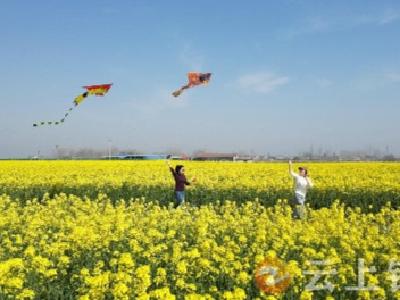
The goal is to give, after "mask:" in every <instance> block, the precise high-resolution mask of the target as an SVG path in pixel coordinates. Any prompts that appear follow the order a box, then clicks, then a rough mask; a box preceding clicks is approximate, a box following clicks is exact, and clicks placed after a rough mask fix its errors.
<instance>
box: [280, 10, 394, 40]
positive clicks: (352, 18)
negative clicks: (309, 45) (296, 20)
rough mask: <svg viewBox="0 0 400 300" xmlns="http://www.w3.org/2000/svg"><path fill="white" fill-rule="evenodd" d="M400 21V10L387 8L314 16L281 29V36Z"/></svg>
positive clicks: (328, 31)
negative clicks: (371, 11) (366, 12)
mask: <svg viewBox="0 0 400 300" xmlns="http://www.w3.org/2000/svg"><path fill="white" fill-rule="evenodd" d="M397 21H400V10H394V9H386V10H382V11H380V12H374V13H368V14H353V15H346V16H338V15H337V16H312V17H308V18H306V19H304V20H303V21H302V22H301V23H300V24H297V26H295V27H291V28H286V29H283V30H280V32H279V34H280V37H281V38H284V39H292V38H296V37H299V36H304V35H312V34H322V33H330V32H337V31H344V30H348V29H351V28H357V27H360V26H368V25H375V26H383V25H388V24H391V23H394V22H397Z"/></svg>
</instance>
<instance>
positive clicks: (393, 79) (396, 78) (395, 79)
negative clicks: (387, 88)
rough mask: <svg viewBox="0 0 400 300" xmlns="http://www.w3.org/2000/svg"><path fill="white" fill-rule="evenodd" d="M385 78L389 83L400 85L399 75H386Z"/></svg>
mask: <svg viewBox="0 0 400 300" xmlns="http://www.w3.org/2000/svg"><path fill="white" fill-rule="evenodd" d="M386 78H387V79H388V80H389V81H391V82H396V83H400V73H387V74H386Z"/></svg>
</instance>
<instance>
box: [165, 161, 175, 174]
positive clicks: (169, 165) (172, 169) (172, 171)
mask: <svg viewBox="0 0 400 300" xmlns="http://www.w3.org/2000/svg"><path fill="white" fill-rule="evenodd" d="M165 164H166V165H167V166H168V168H169V170H170V171H171V173H172V174H173V175H175V170H174V168H173V167H172V166H171V164H170V163H169V160H168V159H167V160H166V161H165Z"/></svg>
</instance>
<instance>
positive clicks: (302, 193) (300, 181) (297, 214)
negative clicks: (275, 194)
mask: <svg viewBox="0 0 400 300" xmlns="http://www.w3.org/2000/svg"><path fill="white" fill-rule="evenodd" d="M289 174H290V176H292V178H293V189H294V198H293V200H292V203H291V204H292V208H293V215H292V216H293V218H295V219H299V218H300V219H302V218H304V216H305V202H306V196H307V191H308V189H310V188H312V187H313V186H314V185H313V183H312V181H311V179H310V177H308V171H307V168H305V167H299V174H296V173H295V172H293V165H292V161H291V160H289Z"/></svg>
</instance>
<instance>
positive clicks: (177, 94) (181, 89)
mask: <svg viewBox="0 0 400 300" xmlns="http://www.w3.org/2000/svg"><path fill="white" fill-rule="evenodd" d="M189 88H191V85H189V84H187V85H184V86H182V87H181V88H180V89H179V90H176V91H175V92H173V93H172V95H173V96H174V97H175V98H176V97H178V96H179V95H180V94H182V92H183V91H184V90H187V89H189Z"/></svg>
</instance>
